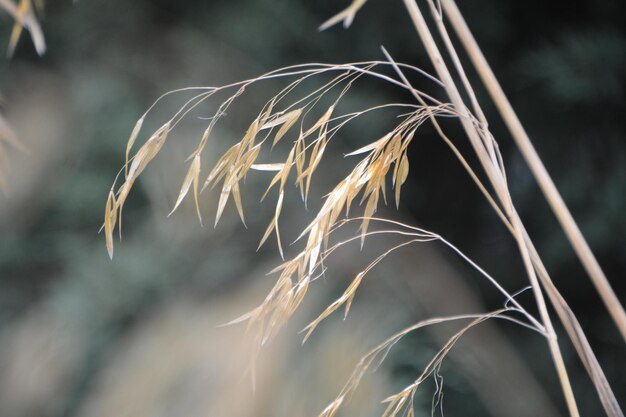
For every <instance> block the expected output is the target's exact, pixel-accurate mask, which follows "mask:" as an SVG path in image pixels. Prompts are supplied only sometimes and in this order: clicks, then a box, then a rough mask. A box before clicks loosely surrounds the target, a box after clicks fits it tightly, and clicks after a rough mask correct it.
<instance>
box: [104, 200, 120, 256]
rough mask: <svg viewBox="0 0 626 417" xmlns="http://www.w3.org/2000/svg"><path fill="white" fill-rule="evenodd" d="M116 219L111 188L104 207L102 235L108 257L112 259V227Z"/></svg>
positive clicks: (115, 208) (115, 207)
mask: <svg viewBox="0 0 626 417" xmlns="http://www.w3.org/2000/svg"><path fill="white" fill-rule="evenodd" d="M116 220H117V203H116V201H115V193H114V192H113V191H112V190H111V191H110V192H109V196H108V197H107V203H106V206H105V209H104V236H105V239H106V247H107V252H108V253H109V258H111V259H113V229H114V228H115V222H116Z"/></svg>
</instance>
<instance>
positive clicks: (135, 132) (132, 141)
mask: <svg viewBox="0 0 626 417" xmlns="http://www.w3.org/2000/svg"><path fill="white" fill-rule="evenodd" d="M143 120H144V116H142V117H141V118H140V119H139V120H137V123H135V127H134V128H133V131H132V132H131V134H130V137H129V138H128V142H127V143H126V162H125V163H124V177H125V178H128V157H129V156H130V151H131V150H132V149H133V145H134V144H135V140H137V136H138V135H139V131H140V130H141V127H142V126H143Z"/></svg>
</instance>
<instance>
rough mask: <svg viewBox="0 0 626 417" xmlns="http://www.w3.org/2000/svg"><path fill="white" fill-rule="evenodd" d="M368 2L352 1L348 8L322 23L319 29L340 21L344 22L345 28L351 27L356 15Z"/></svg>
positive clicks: (324, 28)
mask: <svg viewBox="0 0 626 417" xmlns="http://www.w3.org/2000/svg"><path fill="white" fill-rule="evenodd" d="M366 2H367V0H352V3H351V4H350V5H349V6H348V7H347V8H346V9H344V10H343V11H341V12H339V13H337V14H336V15H335V16H333V17H331V18H330V19H328V20H327V21H325V22H324V23H322V24H321V25H320V27H319V29H318V30H320V31H321V30H326V29H328V28H329V27H331V26H335V25H336V24H337V23H339V22H343V27H344V28H345V29H347V28H349V27H350V25H351V24H352V21H353V20H354V16H355V15H356V14H357V12H358V11H359V10H360V9H361V7H363V6H364V5H365V3H366Z"/></svg>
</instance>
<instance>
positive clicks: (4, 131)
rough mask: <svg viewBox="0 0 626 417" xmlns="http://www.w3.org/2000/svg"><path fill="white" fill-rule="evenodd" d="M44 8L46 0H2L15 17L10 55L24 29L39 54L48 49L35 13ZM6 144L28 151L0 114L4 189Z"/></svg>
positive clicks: (0, 5)
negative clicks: (16, 0) (32, 0)
mask: <svg viewBox="0 0 626 417" xmlns="http://www.w3.org/2000/svg"><path fill="white" fill-rule="evenodd" d="M43 8H44V0H35V1H34V4H33V2H31V0H20V1H19V3H18V4H15V3H14V2H13V1H12V0H0V9H2V10H4V11H5V12H7V13H8V14H10V15H11V17H13V19H15V23H14V24H13V29H12V31H11V37H10V39H9V46H8V49H7V55H8V56H9V57H11V56H13V53H14V52H15V47H16V46H17V43H18V41H19V40H20V36H21V35H22V31H23V30H24V29H26V30H28V32H29V33H30V36H31V38H32V40H33V44H34V45H35V49H36V50H37V53H38V54H39V55H43V54H44V52H45V51H46V41H45V39H44V36H43V31H42V30H41V26H40V25H39V22H38V21H37V17H36V15H35V9H37V10H38V11H39V12H40V13H42V12H43ZM6 145H9V146H12V147H14V148H16V149H18V150H21V151H22V152H25V151H26V148H25V146H24V145H23V144H22V142H20V141H19V140H18V137H17V135H16V133H15V131H14V130H13V128H12V127H11V125H10V124H9V123H8V122H7V121H6V119H5V118H4V117H3V116H2V115H0V188H3V189H4V188H5V187H6V178H5V173H4V168H5V167H6V165H7V162H8V156H7V150H6Z"/></svg>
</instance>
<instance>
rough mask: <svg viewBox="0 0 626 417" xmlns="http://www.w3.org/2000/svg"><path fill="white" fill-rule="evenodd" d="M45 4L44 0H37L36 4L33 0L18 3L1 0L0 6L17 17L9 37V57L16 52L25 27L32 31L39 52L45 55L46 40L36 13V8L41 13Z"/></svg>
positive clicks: (20, 0) (22, 0) (14, 17)
mask: <svg viewBox="0 0 626 417" xmlns="http://www.w3.org/2000/svg"><path fill="white" fill-rule="evenodd" d="M43 4H44V3H43V0H37V1H35V3H34V4H33V2H32V0H19V2H18V3H17V4H15V3H14V2H13V1H12V0H0V8H1V9H3V10H4V11H5V12H7V13H8V14H10V15H11V17H13V19H15V24H14V25H13V30H12V31H11V37H10V39H9V48H8V50H7V55H8V56H9V57H10V56H12V55H13V53H14V52H15V47H16V46H17V43H18V41H19V40H20V36H21V34H22V31H23V29H26V30H27V31H28V32H29V33H30V37H31V38H32V40H33V44H34V45H35V49H36V50H37V53H38V54H39V55H43V54H44V53H45V52H46V40H45V38H44V36H43V31H42V30H41V26H40V25H39V22H38V21H37V16H36V14H35V10H38V11H39V12H40V13H41V11H42V10H43Z"/></svg>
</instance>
